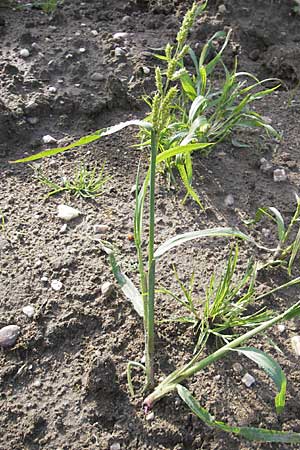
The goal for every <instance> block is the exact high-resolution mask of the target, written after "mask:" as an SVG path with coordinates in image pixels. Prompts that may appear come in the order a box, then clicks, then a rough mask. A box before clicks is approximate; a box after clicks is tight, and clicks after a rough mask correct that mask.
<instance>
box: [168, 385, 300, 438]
mask: <svg viewBox="0 0 300 450" xmlns="http://www.w3.org/2000/svg"><path fill="white" fill-rule="evenodd" d="M176 388H177V392H178V394H179V396H180V397H181V399H182V400H183V401H184V402H185V403H186V405H187V406H188V407H189V408H190V409H191V411H192V412H193V413H194V414H195V415H196V416H197V417H199V419H201V420H202V421H203V422H204V423H206V425H208V426H212V427H216V428H219V429H221V430H223V431H226V432H229V433H233V434H237V435H238V436H241V437H243V438H245V439H248V440H250V441H258V442H279V443H287V444H299V443H300V433H293V432H288V431H277V430H268V429H266V428H255V427H232V426H230V425H227V424H226V423H224V422H221V421H219V420H215V419H214V418H213V417H212V416H211V415H210V413H209V412H208V411H207V410H206V409H205V408H203V407H202V406H201V405H200V403H199V402H198V401H197V400H196V399H195V397H193V395H192V394H191V393H190V391H189V390H188V389H186V388H185V387H183V386H181V385H180V384H178V385H177V386H176Z"/></svg>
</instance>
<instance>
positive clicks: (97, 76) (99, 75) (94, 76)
mask: <svg viewBox="0 0 300 450" xmlns="http://www.w3.org/2000/svg"><path fill="white" fill-rule="evenodd" d="M91 80H92V81H103V80H105V76H104V75H103V74H102V73H99V72H94V73H93V74H92V75H91Z"/></svg>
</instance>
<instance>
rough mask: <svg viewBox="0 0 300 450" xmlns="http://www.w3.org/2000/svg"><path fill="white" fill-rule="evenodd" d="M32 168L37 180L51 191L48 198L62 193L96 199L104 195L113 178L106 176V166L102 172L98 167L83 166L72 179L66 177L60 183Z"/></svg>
mask: <svg viewBox="0 0 300 450" xmlns="http://www.w3.org/2000/svg"><path fill="white" fill-rule="evenodd" d="M31 167H32V169H33V170H34V176H35V178H36V179H37V180H38V181H39V182H40V183H41V184H42V185H44V186H46V187H47V188H48V189H49V192H48V194H47V195H46V198H49V197H50V196H51V195H56V194H59V193H61V192H69V193H70V194H71V195H75V196H76V197H83V198H96V197H99V196H100V195H102V194H103V192H104V188H105V185H106V183H107V182H108V181H109V180H110V179H111V178H112V177H110V176H105V175H104V167H105V165H104V164H103V166H102V167H101V169H100V170H97V167H96V166H95V167H94V168H92V169H89V168H88V167H87V166H85V165H84V164H81V165H80V166H79V167H78V168H77V169H76V170H75V173H74V176H73V177H72V178H70V179H68V178H65V177H64V178H62V181H61V182H60V183H59V182H55V181H53V180H51V179H50V178H49V177H47V176H46V175H45V173H44V172H43V171H42V170H41V169H40V168H35V167H33V166H31Z"/></svg>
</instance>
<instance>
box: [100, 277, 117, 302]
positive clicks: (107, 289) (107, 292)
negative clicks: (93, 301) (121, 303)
mask: <svg viewBox="0 0 300 450" xmlns="http://www.w3.org/2000/svg"><path fill="white" fill-rule="evenodd" d="M113 292H114V285H113V284H112V283H110V282H109V281H105V282H104V283H103V284H102V286H101V293H102V295H104V297H106V298H108V297H110V296H111V295H112V293H113Z"/></svg>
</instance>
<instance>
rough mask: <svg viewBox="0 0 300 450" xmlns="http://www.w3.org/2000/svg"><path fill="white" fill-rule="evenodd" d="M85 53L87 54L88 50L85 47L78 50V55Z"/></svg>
mask: <svg viewBox="0 0 300 450" xmlns="http://www.w3.org/2000/svg"><path fill="white" fill-rule="evenodd" d="M85 52H86V49H85V48H84V47H80V48H79V49H78V53H85Z"/></svg>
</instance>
